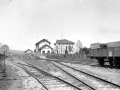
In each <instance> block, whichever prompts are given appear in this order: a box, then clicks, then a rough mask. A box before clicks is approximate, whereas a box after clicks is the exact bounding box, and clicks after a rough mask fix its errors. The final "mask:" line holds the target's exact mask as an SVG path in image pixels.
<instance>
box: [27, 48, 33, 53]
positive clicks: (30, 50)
mask: <svg viewBox="0 0 120 90" xmlns="http://www.w3.org/2000/svg"><path fill="white" fill-rule="evenodd" d="M27 51H31V52H33V51H32V50H30V49H27V50H26V51H25V53H26V52H27Z"/></svg>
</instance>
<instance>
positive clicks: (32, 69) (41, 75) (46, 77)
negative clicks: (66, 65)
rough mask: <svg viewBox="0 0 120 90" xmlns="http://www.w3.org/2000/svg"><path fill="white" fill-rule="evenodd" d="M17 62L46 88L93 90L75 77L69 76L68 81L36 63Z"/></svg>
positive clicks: (54, 89) (49, 89)
mask: <svg viewBox="0 0 120 90" xmlns="http://www.w3.org/2000/svg"><path fill="white" fill-rule="evenodd" d="M15 63H17V65H18V66H20V67H22V68H23V69H24V70H25V71H26V72H27V73H29V74H30V75H31V76H32V77H34V78H35V79H36V80H37V81H38V82H39V83H40V84H42V85H43V86H44V88H45V89H46V90H92V89H91V88H88V87H86V86H85V85H83V84H82V83H81V82H79V81H78V80H77V79H75V78H73V77H70V76H68V78H67V80H69V81H67V80H63V79H62V78H60V77H57V76H55V75H52V74H50V73H48V72H46V71H44V70H41V69H40V68H38V67H36V66H34V65H31V64H28V63H27V64H26V63H25V62H23V63H22V62H19V61H18V62H15ZM81 88H82V89H81Z"/></svg>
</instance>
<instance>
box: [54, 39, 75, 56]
mask: <svg viewBox="0 0 120 90" xmlns="http://www.w3.org/2000/svg"><path fill="white" fill-rule="evenodd" d="M74 44H75V43H74V42H72V41H69V40H66V39H62V40H56V43H55V44H54V45H55V53H56V54H65V50H67V51H68V53H69V54H70V53H73V46H74Z"/></svg>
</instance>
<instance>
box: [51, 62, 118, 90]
mask: <svg viewBox="0 0 120 90" xmlns="http://www.w3.org/2000/svg"><path fill="white" fill-rule="evenodd" d="M51 63H52V64H54V65H55V66H56V67H59V68H60V69H61V70H63V71H65V72H67V73H69V74H71V75H72V76H74V77H76V78H77V79H79V80H81V81H82V82H83V83H85V84H87V85H89V86H91V87H92V88H93V89H94V90H120V85H117V84H115V83H112V82H110V81H107V80H105V79H102V78H99V77H96V76H94V75H91V74H89V73H87V72H84V71H80V70H77V69H75V68H73V67H70V66H68V65H65V64H62V63H58V62H54V61H51Z"/></svg>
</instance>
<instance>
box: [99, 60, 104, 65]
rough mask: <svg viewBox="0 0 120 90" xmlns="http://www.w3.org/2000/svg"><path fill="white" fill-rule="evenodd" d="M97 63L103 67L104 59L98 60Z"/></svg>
mask: <svg viewBox="0 0 120 90" xmlns="http://www.w3.org/2000/svg"><path fill="white" fill-rule="evenodd" d="M98 63H99V65H100V66H104V58H100V59H98Z"/></svg>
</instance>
